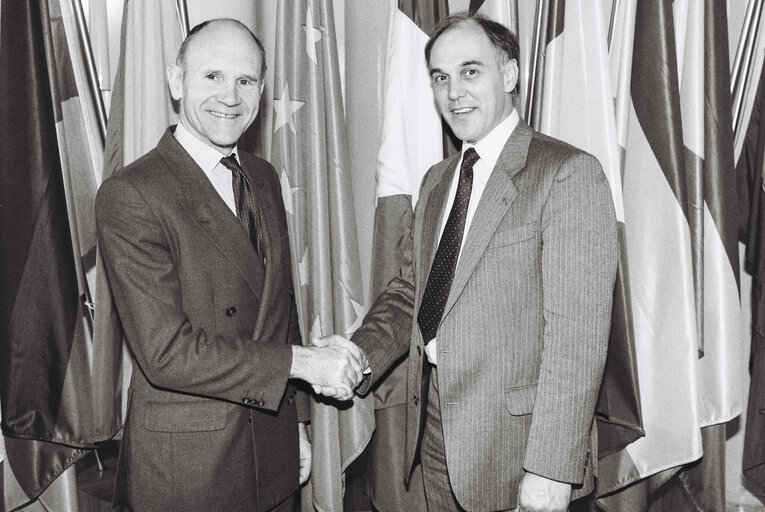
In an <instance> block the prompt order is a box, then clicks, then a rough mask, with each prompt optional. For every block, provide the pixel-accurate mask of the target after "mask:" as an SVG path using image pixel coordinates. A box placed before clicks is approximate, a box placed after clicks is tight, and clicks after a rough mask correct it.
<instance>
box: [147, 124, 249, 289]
mask: <svg viewBox="0 0 765 512" xmlns="http://www.w3.org/2000/svg"><path fill="white" fill-rule="evenodd" d="M157 149H158V151H159V153H160V155H162V157H163V158H164V160H165V162H166V163H167V166H168V169H169V170H170V172H171V173H172V174H173V175H174V177H175V179H176V181H177V183H178V189H177V190H178V193H177V194H176V198H177V200H178V201H179V202H180V203H181V205H182V206H183V207H184V209H185V210H186V211H187V212H188V213H189V216H190V217H191V219H192V220H193V221H194V222H195V223H196V224H197V225H198V226H199V227H200V229H201V230H202V231H203V232H204V233H205V234H206V235H207V236H208V237H209V238H210V239H211V240H212V242H213V244H215V246H216V247H218V249H219V250H220V251H221V252H222V253H223V254H225V255H226V257H227V258H228V259H229V260H230V261H231V263H232V265H233V266H234V267H235V268H236V269H237V270H238V271H239V272H240V273H241V275H242V278H243V279H244V280H245V282H246V283H247V284H248V286H249V287H250V288H251V289H252V292H253V294H254V295H255V297H257V298H258V300H260V299H261V291H262V288H263V279H264V269H263V267H262V266H261V265H260V263H259V257H258V255H257V252H256V251H255V248H254V247H253V246H252V243H251V242H250V239H249V238H248V236H247V233H245V231H244V229H242V225H241V223H240V222H239V220H238V219H237V218H236V216H235V215H233V214H232V212H231V210H230V209H229V208H228V206H226V203H225V202H224V201H223V199H221V197H220V196H219V195H218V192H217V191H216V190H215V188H214V187H213V186H212V183H210V180H209V179H207V176H205V173H204V171H202V169H200V168H199V166H198V165H197V164H196V162H194V160H193V159H192V158H191V156H189V154H188V153H187V152H186V151H185V150H184V149H183V147H182V146H181V145H180V143H178V141H177V140H176V139H175V137H174V136H173V133H172V129H171V128H168V130H167V131H166V132H165V134H164V135H163V136H162V139H161V140H160V142H159V144H158V146H157Z"/></svg>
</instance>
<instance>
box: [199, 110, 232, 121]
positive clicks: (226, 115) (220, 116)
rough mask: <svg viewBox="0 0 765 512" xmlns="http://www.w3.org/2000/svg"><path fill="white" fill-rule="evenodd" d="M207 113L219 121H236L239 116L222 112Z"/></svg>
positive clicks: (210, 111)
mask: <svg viewBox="0 0 765 512" xmlns="http://www.w3.org/2000/svg"><path fill="white" fill-rule="evenodd" d="M207 112H209V113H210V114H212V115H213V116H215V117H219V118H221V119H236V118H237V117H238V116H239V114H225V113H223V112H218V111H215V110H208V111H207Z"/></svg>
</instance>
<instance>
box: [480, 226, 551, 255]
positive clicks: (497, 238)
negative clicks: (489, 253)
mask: <svg viewBox="0 0 765 512" xmlns="http://www.w3.org/2000/svg"><path fill="white" fill-rule="evenodd" d="M538 235H539V225H538V224H536V223H534V224H525V225H523V226H518V227H514V228H510V229H505V230H502V231H497V232H496V233H495V234H494V237H492V239H491V240H490V241H489V245H488V248H489V249H494V248H497V247H506V246H508V245H513V244H519V243H521V242H526V241H528V240H533V239H535V238H537V236H538Z"/></svg>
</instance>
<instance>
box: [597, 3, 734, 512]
mask: <svg viewBox="0 0 765 512" xmlns="http://www.w3.org/2000/svg"><path fill="white" fill-rule="evenodd" d="M623 8H624V11H625V12H627V13H629V10H631V9H635V10H634V12H635V16H636V18H635V31H634V57H633V61H632V78H631V95H630V98H631V103H630V105H629V107H630V110H629V121H628V122H629V135H628V138H627V144H626V147H625V151H626V158H625V168H624V184H623V196H624V211H625V214H624V216H625V226H626V235H627V236H626V240H627V256H628V261H629V272H630V277H631V284H632V286H631V290H632V294H631V296H632V302H633V308H632V312H633V319H634V328H635V340H636V351H637V367H638V377H639V384H640V398H641V403H642V412H643V424H644V428H645V437H644V438H641V439H639V440H637V441H635V442H633V443H632V444H630V445H629V446H627V447H626V448H625V449H623V450H621V451H619V452H616V453H614V454H612V455H609V456H606V457H605V458H603V459H602V460H601V464H600V480H599V483H598V486H599V487H598V497H599V504H600V505H601V506H603V507H604V508H605V509H606V510H620V511H621V510H625V511H631V510H635V511H638V510H646V509H647V508H648V507H649V506H651V507H652V510H722V509H724V505H725V499H724V494H725V493H724V481H723V478H722V475H723V474H724V471H723V469H722V468H723V464H724V443H725V430H724V425H723V423H724V422H726V421H728V420H730V419H732V418H734V417H735V416H737V415H738V414H740V412H741V403H740V402H741V401H740V396H741V392H742V389H741V388H742V386H741V380H740V378H739V377H738V376H737V372H738V369H739V368H740V366H741V355H742V344H741V341H742V340H741V333H740V326H741V312H740V303H739V299H738V282H737V276H738V265H737V244H736V238H735V236H736V232H735V229H736V217H735V215H736V210H735V207H736V206H735V202H734V200H735V181H734V179H735V177H734V174H733V173H732V171H731V169H732V168H733V137H732V133H731V126H732V122H731V107H730V105H731V99H730V91H729V89H728V88H729V84H728V80H729V75H728V69H729V67H728V48H727V41H728V35H727V28H726V27H727V19H726V14H725V6H724V5H723V4H719V3H717V2H714V1H711V0H710V1H708V2H706V5H704V4H703V3H700V2H675V3H674V5H673V4H672V3H658V2H657V3H648V2H639V3H637V5H634V4H633V5H632V6H629V5H625V6H624V7H623ZM622 15H624V13H622ZM702 453H703V454H704V458H703V459H702V460H701V461H698V460H699V459H700V457H701V455H702ZM694 461H698V462H694ZM635 482H639V483H637V484H635ZM630 484H633V485H630ZM660 486H661V492H657V490H658V489H659V487H660Z"/></svg>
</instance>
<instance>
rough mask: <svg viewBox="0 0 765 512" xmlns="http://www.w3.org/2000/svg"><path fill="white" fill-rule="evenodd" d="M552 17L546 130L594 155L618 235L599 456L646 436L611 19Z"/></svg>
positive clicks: (575, 12)
mask: <svg viewBox="0 0 765 512" xmlns="http://www.w3.org/2000/svg"><path fill="white" fill-rule="evenodd" d="M552 7H554V8H555V9H557V10H553V9H552V8H551V10H550V11H549V12H548V16H549V18H550V22H549V23H548V26H552V27H554V30H551V31H550V33H549V34H548V35H552V36H553V37H551V38H550V40H549V41H548V43H547V48H546V54H547V56H546V58H545V67H546V69H545V73H544V77H545V83H544V93H543V95H542V97H541V98H539V97H537V98H536V100H537V101H538V102H539V108H540V109H541V111H540V122H541V126H540V129H541V131H542V132H543V133H547V134H548V135H551V136H553V137H556V138H559V139H561V140H563V141H566V142H568V143H569V144H572V145H574V146H576V147H578V148H580V149H582V150H584V151H587V152H588V153H591V154H592V155H594V156H595V157H596V158H597V159H598V160H599V161H600V164H601V165H602V167H603V171H604V172H605V174H606V176H607V178H608V181H609V183H610V185H611V196H612V198H613V202H614V208H615V211H616V219H617V223H618V235H619V266H618V271H617V279H616V288H615V290H614V307H613V314H612V325H611V337H610V340H609V350H608V359H607V362H606V369H605V373H604V376H603V384H602V386H601V391H600V396H599V400H598V407H597V419H598V445H599V449H598V453H599V456H601V457H602V456H605V455H608V454H611V453H614V452H616V451H619V450H621V449H622V448H624V447H625V446H627V445H628V444H629V443H631V442H632V441H635V440H636V439H638V438H639V437H641V436H642V435H643V429H642V425H641V417H640V395H639V389H638V379H637V364H636V361H635V340H634V333H633V329H632V316H631V315H632V312H631V301H630V296H629V291H630V289H629V273H628V266H627V250H626V239H625V235H624V204H623V200H622V180H621V175H622V170H621V159H620V146H619V136H618V132H617V124H616V114H615V110H614V97H615V96H616V87H615V85H614V84H613V83H612V77H611V75H610V69H609V54H608V26H609V15H610V12H608V11H606V10H604V8H603V5H602V4H598V3H596V2H587V1H582V0H574V1H571V0H569V1H568V2H565V4H564V3H561V2H559V3H555V4H553V6H552Z"/></svg>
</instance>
